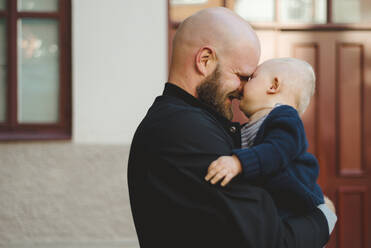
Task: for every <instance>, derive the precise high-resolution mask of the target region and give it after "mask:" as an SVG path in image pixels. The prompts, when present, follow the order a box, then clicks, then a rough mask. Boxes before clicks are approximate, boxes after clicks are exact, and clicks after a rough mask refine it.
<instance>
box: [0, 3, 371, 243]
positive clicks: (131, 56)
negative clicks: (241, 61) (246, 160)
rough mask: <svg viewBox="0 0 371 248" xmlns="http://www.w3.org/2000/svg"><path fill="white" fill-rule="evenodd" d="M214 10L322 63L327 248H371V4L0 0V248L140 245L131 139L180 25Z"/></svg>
mask: <svg viewBox="0 0 371 248" xmlns="http://www.w3.org/2000/svg"><path fill="white" fill-rule="evenodd" d="M213 6H224V7H227V8H230V9H232V10H233V11H235V12H236V13H238V14H239V15H241V16H242V17H243V18H245V19H246V20H248V21H249V22H250V23H251V25H252V26H253V27H254V29H255V30H256V32H257V34H258V36H259V38H260V41H261V46H262V55H261V62H263V61H264V60H267V59H269V58H274V57H287V56H290V57H297V58H300V59H304V60H306V61H308V62H309V63H310V64H311V65H312V66H313V68H314V69H315V71H316V75H317V88H316V94H315V96H314V98H313V99H312V102H311V105H310V107H309V109H308V110H307V111H306V113H305V115H304V116H303V119H304V124H305V128H306V132H307V136H308V140H309V144H310V151H311V152H312V153H314V154H315V155H316V156H317V158H318V160H319V162H320V165H321V172H320V178H319V183H320V185H321V186H322V188H323V189H324V191H325V193H326V194H328V195H329V196H330V198H331V199H333V200H334V202H335V204H336V207H337V214H338V217H339V221H338V224H337V227H336V229H335V231H334V234H333V236H332V238H331V241H330V244H329V246H328V247H330V248H334V247H339V248H341V247H344V248H349V247H352V248H358V247H359V248H367V247H371V240H370V237H371V228H370V223H371V214H370V209H371V200H370V198H371V193H370V187H371V1H370V0H157V1H153V0H142V1H138V0H125V1H124V0H107V1H99V0H0V247H107V248H108V247H110V248H111V247H127V248H131V247H139V246H138V242H137V238H136V234H135V229H134V225H133V221H132V217H131V212H130V205H129V200H128V192H127V185H126V184H127V183H126V166H127V159H128V153H129V148H130V143H131V139H132V137H133V134H134V131H135V129H136V127H137V125H138V124H139V122H140V121H141V119H142V118H143V117H144V115H145V113H146V111H147V109H148V108H149V106H150V105H151V104H152V102H153V100H154V98H155V97H156V96H157V95H160V94H161V93H162V90H163V86H164V83H165V82H166V79H167V69H168V63H169V57H170V55H171V40H172V38H173V36H174V33H175V31H176V29H177V27H178V26H179V24H180V22H181V21H182V20H184V19H185V18H186V17H188V16H190V15H191V14H193V13H195V12H196V11H198V10H200V9H203V8H207V7H213ZM235 116H236V117H235V118H236V120H238V121H240V122H244V121H246V118H244V117H243V115H242V114H241V113H240V112H238V109H237V108H235ZM149 210H150V206H149Z"/></svg>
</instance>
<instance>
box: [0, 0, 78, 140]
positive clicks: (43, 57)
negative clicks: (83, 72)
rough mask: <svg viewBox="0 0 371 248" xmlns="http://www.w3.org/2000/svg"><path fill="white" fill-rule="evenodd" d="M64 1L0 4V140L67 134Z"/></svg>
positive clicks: (68, 85)
mask: <svg viewBox="0 0 371 248" xmlns="http://www.w3.org/2000/svg"><path fill="white" fill-rule="evenodd" d="M70 44H71V41H70V0H0V140H4V139H5V140H13V139H68V138H70V135H71V92H70V88H71V80H70V76H71V73H70V66H71V63H70V57H71V56H70V52H71V51H70Z"/></svg>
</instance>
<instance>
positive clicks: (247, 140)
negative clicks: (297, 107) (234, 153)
mask: <svg viewBox="0 0 371 248" xmlns="http://www.w3.org/2000/svg"><path fill="white" fill-rule="evenodd" d="M281 105H282V104H281V103H276V104H275V105H274V107H273V108H276V107H279V106H281ZM268 114H269V113H268ZM268 114H266V115H264V116H263V117H261V118H260V119H258V120H257V121H255V122H253V123H247V124H246V125H244V126H243V127H242V128H241V147H242V148H250V147H252V146H253V145H254V140H255V137H256V135H257V134H258V131H259V128H260V126H261V125H262V124H263V122H264V120H265V118H267V116H268Z"/></svg>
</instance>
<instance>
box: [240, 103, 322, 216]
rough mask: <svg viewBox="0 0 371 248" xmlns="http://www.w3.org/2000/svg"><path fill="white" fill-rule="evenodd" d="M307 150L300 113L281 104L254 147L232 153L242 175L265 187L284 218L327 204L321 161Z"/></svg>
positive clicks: (259, 132) (258, 136)
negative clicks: (325, 201)
mask: <svg viewBox="0 0 371 248" xmlns="http://www.w3.org/2000/svg"><path fill="white" fill-rule="evenodd" d="M307 149H308V141H307V139H306V136H305V131H304V126H303V123H302V121H301V119H300V117H299V115H298V112H297V111H296V110H295V109H294V108H292V107H290V106H288V105H282V106H279V107H276V108H274V109H273V110H272V111H271V112H270V113H269V114H268V116H267V117H266V119H265V120H264V122H263V123H262V125H261V126H260V128H259V131H258V133H257V135H256V138H255V140H254V145H253V146H252V147H251V148H242V149H235V150H233V153H234V154H235V155H237V157H238V158H239V159H240V161H241V163H242V168H243V172H242V178H246V180H248V182H250V183H254V184H258V185H261V186H262V187H264V188H265V189H266V190H267V191H268V192H270V194H271V196H272V198H273V200H274V201H275V203H276V204H277V207H278V210H279V213H280V215H281V217H289V216H293V215H296V214H302V213H304V212H307V211H310V210H312V209H313V208H315V207H316V206H317V205H319V204H322V203H324V199H323V193H322V190H321V188H320V187H319V186H318V184H317V183H316V181H317V178H318V173H319V166H318V162H317V159H316V158H315V157H314V156H313V155H312V154H310V153H308V152H307Z"/></svg>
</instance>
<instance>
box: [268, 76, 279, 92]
mask: <svg viewBox="0 0 371 248" xmlns="http://www.w3.org/2000/svg"><path fill="white" fill-rule="evenodd" d="M280 90H281V80H280V79H279V78H278V77H274V79H273V80H272V82H271V84H270V85H269V88H268V90H267V93H268V94H276V93H278V92H279V91H280Z"/></svg>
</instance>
